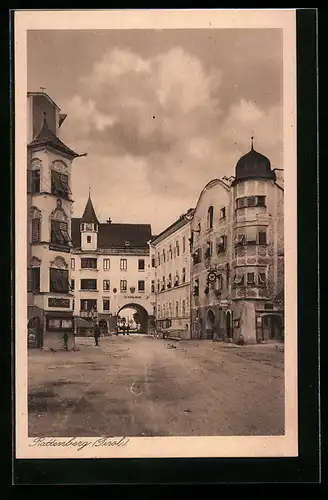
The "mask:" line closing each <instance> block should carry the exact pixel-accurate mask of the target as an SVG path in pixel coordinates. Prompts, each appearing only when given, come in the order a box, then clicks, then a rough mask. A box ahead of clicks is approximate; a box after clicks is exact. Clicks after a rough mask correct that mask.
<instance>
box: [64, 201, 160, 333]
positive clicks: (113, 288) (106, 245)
mask: <svg viewBox="0 0 328 500" xmlns="http://www.w3.org/2000/svg"><path fill="white" fill-rule="evenodd" d="M150 240H151V226H150V225H149V224H116V223H113V222H111V221H110V220H108V221H107V222H105V223H101V222H99V220H98V217H97V215H96V213H95V209H94V206H93V203H92V201H91V198H90V195H89V198H88V201H87V203H86V206H85V210H84V213H83V216H82V217H81V218H73V219H72V242H73V249H72V253H71V255H70V283H71V291H72V293H74V316H75V318H83V319H85V320H87V321H89V322H90V328H92V326H93V324H94V322H95V321H98V322H99V326H100V327H101V329H102V332H103V333H107V332H112V333H114V332H116V327H117V318H118V315H119V314H120V313H121V311H122V310H124V309H125V308H131V309H135V310H136V311H137V312H138V313H139V316H140V317H141V322H140V323H141V331H142V332H143V333H147V331H148V328H149V326H151V325H152V321H153V318H154V305H155V303H154V294H153V290H152V286H151V274H152V267H151V266H152V262H151V259H150V251H149V241H150Z"/></svg>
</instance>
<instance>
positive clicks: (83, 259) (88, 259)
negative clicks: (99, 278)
mask: <svg viewBox="0 0 328 500" xmlns="http://www.w3.org/2000/svg"><path fill="white" fill-rule="evenodd" d="M90 262H94V263H95V266H94V265H91V266H90V265H85V264H86V263H90ZM81 269H98V259H97V258H95V257H81Z"/></svg>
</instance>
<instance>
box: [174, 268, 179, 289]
mask: <svg viewBox="0 0 328 500" xmlns="http://www.w3.org/2000/svg"><path fill="white" fill-rule="evenodd" d="M178 285H179V273H178V271H177V272H176V275H175V278H174V286H178Z"/></svg>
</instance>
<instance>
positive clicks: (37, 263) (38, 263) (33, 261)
mask: <svg viewBox="0 0 328 500" xmlns="http://www.w3.org/2000/svg"><path fill="white" fill-rule="evenodd" d="M40 266H41V259H38V258H37V257H32V258H31V260H30V267H40Z"/></svg>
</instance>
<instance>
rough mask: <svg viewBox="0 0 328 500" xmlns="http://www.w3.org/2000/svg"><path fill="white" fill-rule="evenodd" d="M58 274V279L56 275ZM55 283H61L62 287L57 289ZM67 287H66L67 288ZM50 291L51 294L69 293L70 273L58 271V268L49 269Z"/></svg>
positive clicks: (62, 270)
mask: <svg viewBox="0 0 328 500" xmlns="http://www.w3.org/2000/svg"><path fill="white" fill-rule="evenodd" d="M56 274H57V278H54V275H56ZM55 283H56V284H57V285H58V283H61V286H59V287H56V285H55ZM65 285H66V286H65ZM49 291H50V292H51V293H65V294H67V293H69V271H68V269H58V268H57V267H50V268H49Z"/></svg>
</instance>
